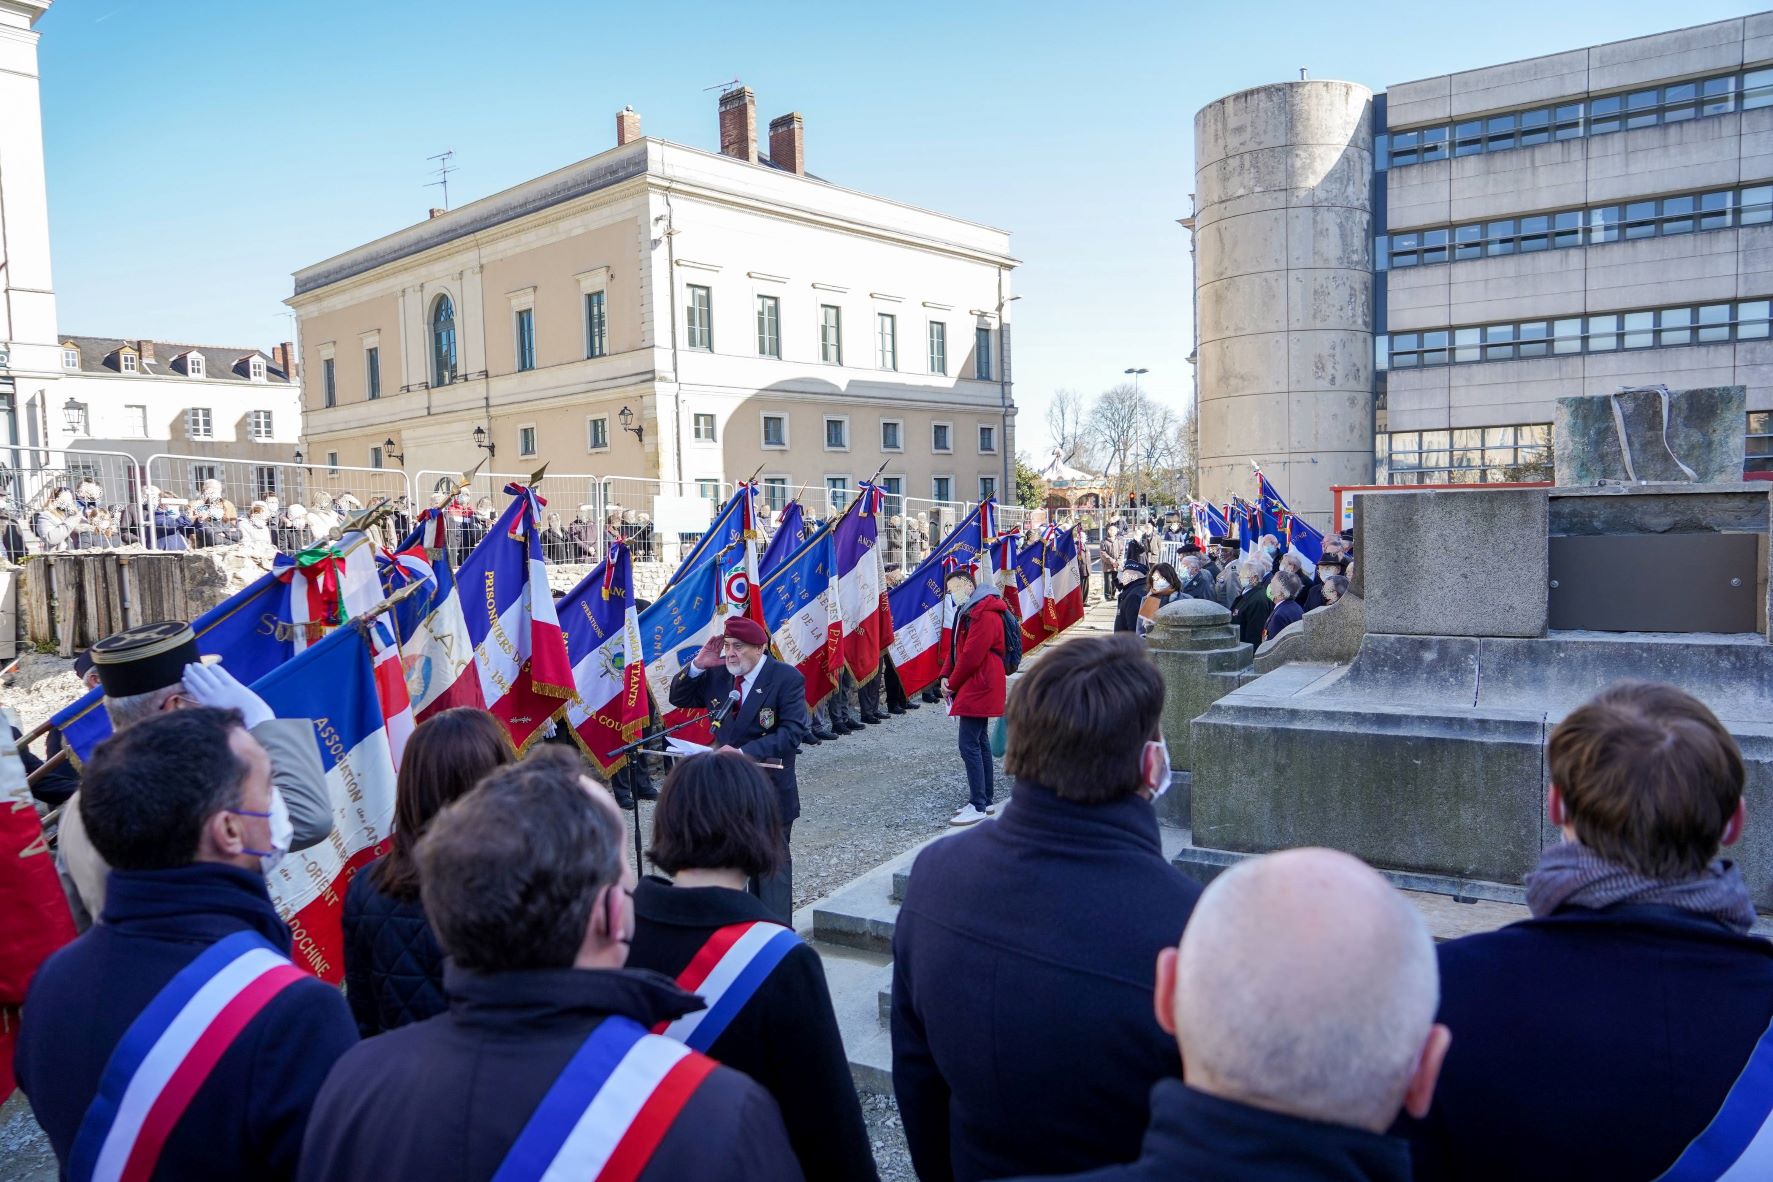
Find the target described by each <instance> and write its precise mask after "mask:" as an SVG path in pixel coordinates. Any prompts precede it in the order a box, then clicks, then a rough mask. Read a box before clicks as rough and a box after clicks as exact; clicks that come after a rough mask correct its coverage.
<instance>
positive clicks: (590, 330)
mask: <svg viewBox="0 0 1773 1182" xmlns="http://www.w3.org/2000/svg"><path fill="white" fill-rule="evenodd" d="M585 356H586V357H607V356H609V307H608V305H607V304H606V303H605V301H604V293H603V292H601V291H590V292H586V293H585Z"/></svg>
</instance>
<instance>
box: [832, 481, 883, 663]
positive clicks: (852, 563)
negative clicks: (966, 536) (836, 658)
mask: <svg viewBox="0 0 1773 1182" xmlns="http://www.w3.org/2000/svg"><path fill="white" fill-rule="evenodd" d="M884 503H885V497H884V494H883V493H882V492H881V490H880V489H879V488H877V487H875V486H874V485H873V484H870V483H867V482H864V483H863V484H862V487H861V490H860V492H859V495H858V496H857V497H856V500H855V503H854V504H852V505H851V506H850V507H849V508H848V509H847V510H846V511H845V512H844V515H843V516H842V517H841V518H839V519H838V522H837V527H836V528H835V529H834V530H833V531H832V544H833V545H834V546H835V548H836V551H837V611H838V615H839V617H840V618H841V619H842V621H843V658H844V663H845V664H846V665H847V666H848V667H849V671H850V676H851V677H854V678H855V679H856V680H857V681H859V682H860V681H868V680H870V679H871V678H873V677H874V675H875V673H876V672H877V671H878V670H879V669H880V654H881V651H882V649H884V648H885V647H886V646H888V645H890V644H891V643H892V641H893V616H892V608H891V607H890V606H889V605H888V604H887V602H886V594H885V592H886V577H885V574H884V572H883V570H882V566H881V562H882V560H881V556H880V549H879V542H880V509H881V506H882V504H884Z"/></svg>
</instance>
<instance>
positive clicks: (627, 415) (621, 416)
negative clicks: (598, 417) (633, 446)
mask: <svg viewBox="0 0 1773 1182" xmlns="http://www.w3.org/2000/svg"><path fill="white" fill-rule="evenodd" d="M616 418H617V419H618V420H620V422H621V424H622V430H624V431H630V432H633V434H634V438H635V439H636V440H637V441H638V442H640V443H645V442H646V424H644V423H642V424H641V425H640V426H638V427H636V426H635V425H634V412H633V411H631V410H629V409H628V408H627V407H625V406H624V407H623V408H622V409H621V410H619V411H617V412H616Z"/></svg>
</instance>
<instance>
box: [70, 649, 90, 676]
mask: <svg viewBox="0 0 1773 1182" xmlns="http://www.w3.org/2000/svg"><path fill="white" fill-rule="evenodd" d="M91 672H92V650H91V649H89V648H85V649H81V650H80V651H79V652H77V653H75V654H74V676H75V677H85V676H86V675H87V674H88V673H91Z"/></svg>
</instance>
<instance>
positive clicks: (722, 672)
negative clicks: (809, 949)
mask: <svg viewBox="0 0 1773 1182" xmlns="http://www.w3.org/2000/svg"><path fill="white" fill-rule="evenodd" d="M769 643H770V637H769V633H768V632H765V631H764V628H763V625H762V624H759V623H758V622H757V621H756V620H752V619H748V618H747V617H745V616H738V615H734V616H728V617H727V621H726V627H725V630H724V632H723V633H722V634H721V635H718V636H713V637H710V638H709V640H708V643H707V644H705V645H703V646H702V651H701V652H699V653H697V654H696V655H695V657H694V658H693V659H692V660H691V661H690V663H689V664H688V665H687V666H685V667H684V669H683V670H682V671H681V672H679V673H678V675H677V676H676V677H674V678H672V679H671V690H670V695H669V696H670V700H671V704H672V705H673V706H676V707H678V708H679V709H683V710H694V709H698V708H700V709H705V710H707V711H708V713H709V716H710V717H715V716H718V717H719V719H720V721H718V722H717V723H715V724H714V745H715V746H716V747H736V748H738V749H739V750H740V751H742V752H744V753H745V754H746V755H748V756H750V757H751V758H752V759H755V760H757V761H758V762H759V763H780V764H781V765H782V766H781V767H779V768H768V769H765V770H767V771H768V772H769V777H770V781H771V783H773V784H774V785H775V786H776V805H777V807H778V808H779V809H780V810H781V819H782V857H781V865H780V866H779V867H778V868H777V870H776V872H775V874H773V875H771V876H770V877H769V878H767V879H763V880H761V881H759V882H757V883H755V884H754V890H755V891H756V894H757V897H758V898H759V899H761V900H763V904H764V906H765V907H768V908H769V910H770V914H772V915H774V916H775V917H776V919H777V921H778V922H781V923H793V922H794V859H793V854H792V852H791V851H792V846H791V844H790V842H791V834H792V832H793V829H794V820H795V818H796V817H798V816H800V782H799V781H798V780H797V779H796V778H795V775H794V759H795V756H796V754H797V753H798V752H799V750H800V741H801V739H803V738H805V737H806V735H807V734H808V733H809V732H810V730H811V729H812V728H811V724H810V722H809V721H808V719H807V709H806V678H804V677H802V676H801V675H800V670H798V669H796V668H795V667H794V666H792V665H790V664H787V663H786V662H783V661H772V660H770V658H769V655H768V650H769ZM735 694H737V695H738V697H737V698H736V699H735V697H734V695H735Z"/></svg>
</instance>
